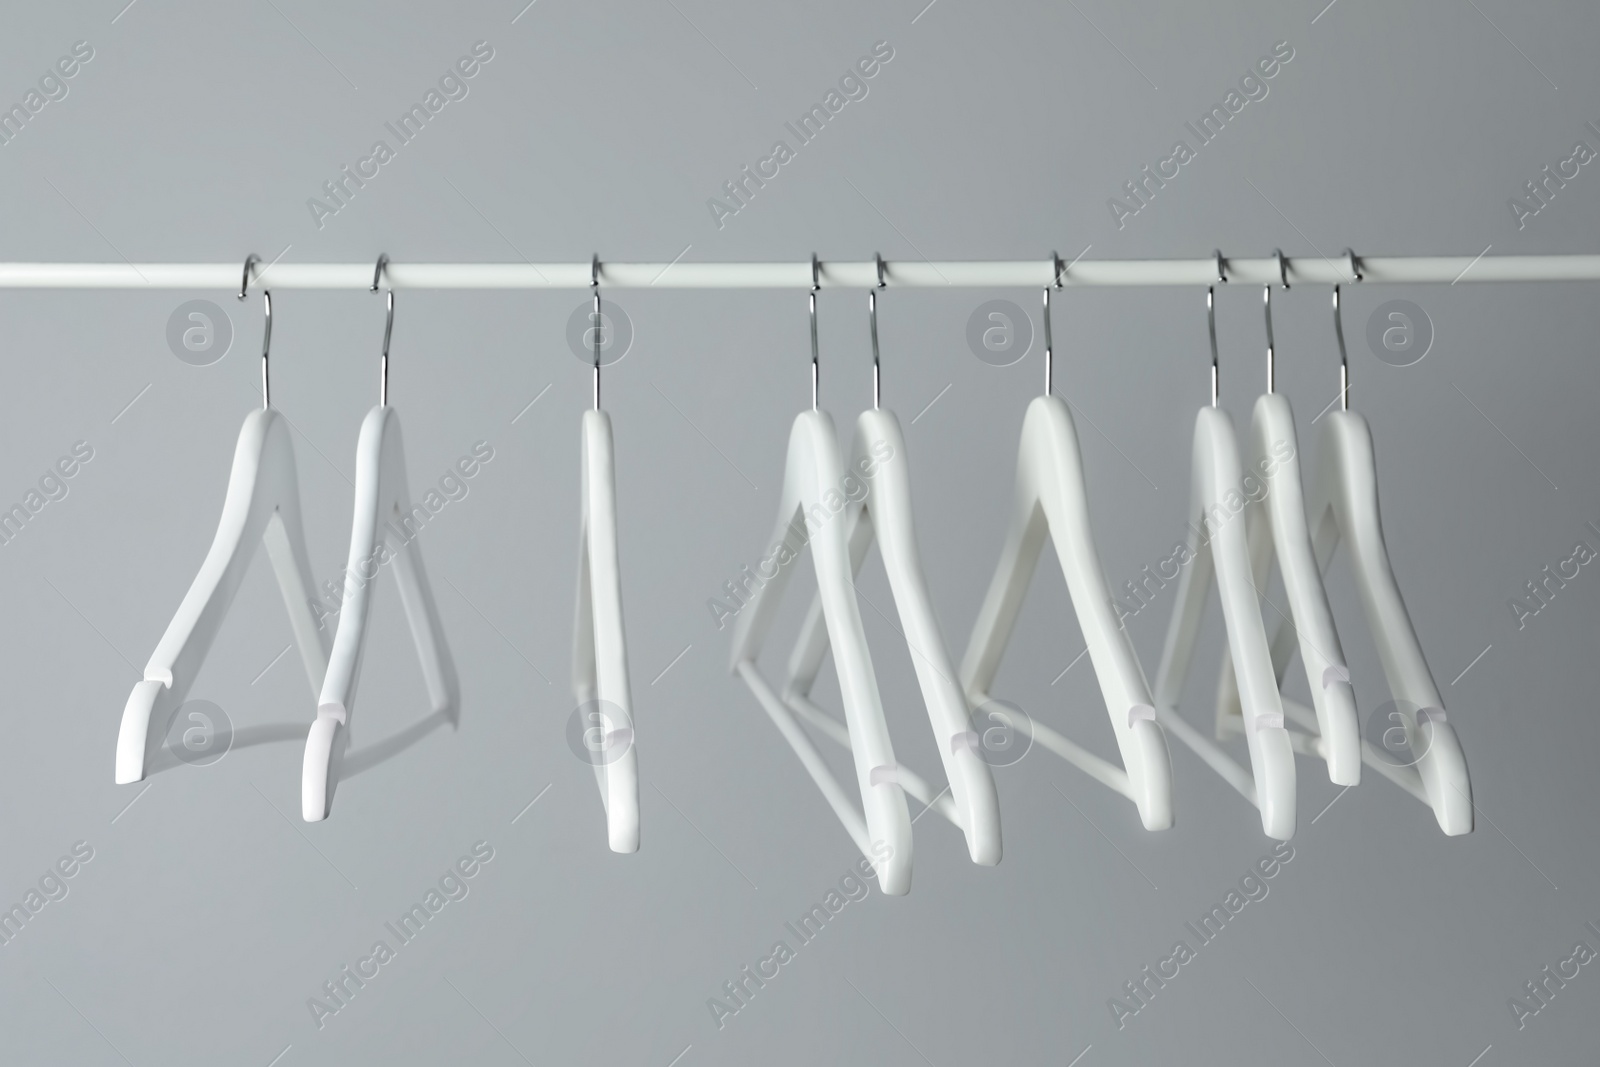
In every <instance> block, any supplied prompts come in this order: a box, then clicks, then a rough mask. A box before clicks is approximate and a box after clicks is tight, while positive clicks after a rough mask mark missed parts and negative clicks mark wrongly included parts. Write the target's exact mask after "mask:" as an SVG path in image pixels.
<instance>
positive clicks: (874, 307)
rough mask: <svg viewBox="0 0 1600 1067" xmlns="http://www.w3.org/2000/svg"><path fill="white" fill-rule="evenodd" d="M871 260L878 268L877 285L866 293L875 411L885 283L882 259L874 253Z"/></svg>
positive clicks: (875, 408) (874, 408)
mask: <svg viewBox="0 0 1600 1067" xmlns="http://www.w3.org/2000/svg"><path fill="white" fill-rule="evenodd" d="M872 258H873V261H874V262H875V263H876V265H877V268H878V284H877V285H876V286H875V287H874V288H872V289H869V290H868V291H867V319H868V321H869V322H870V323H871V325H872V409H873V410H874V411H876V410H877V409H878V398H879V391H878V384H879V380H880V377H879V366H878V290H879V289H882V288H883V287H884V286H885V285H886V284H887V283H886V282H885V281H884V280H883V257H882V256H881V255H879V254H878V253H876V252H874V253H872Z"/></svg>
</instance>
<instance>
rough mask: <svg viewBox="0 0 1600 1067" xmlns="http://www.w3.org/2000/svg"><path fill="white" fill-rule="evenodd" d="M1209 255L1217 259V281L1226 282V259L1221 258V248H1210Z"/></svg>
mask: <svg viewBox="0 0 1600 1067" xmlns="http://www.w3.org/2000/svg"><path fill="white" fill-rule="evenodd" d="M1211 257H1212V258H1213V259H1215V260H1216V261H1217V281H1218V282H1226V281H1227V280H1228V271H1227V269H1226V268H1227V264H1228V261H1227V260H1225V259H1223V258H1222V249H1220V248H1215V249H1212V251H1211Z"/></svg>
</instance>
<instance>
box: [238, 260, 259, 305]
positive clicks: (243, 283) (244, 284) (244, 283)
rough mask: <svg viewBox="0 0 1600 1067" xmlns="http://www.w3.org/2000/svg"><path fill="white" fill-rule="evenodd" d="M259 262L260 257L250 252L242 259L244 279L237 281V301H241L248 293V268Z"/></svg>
mask: <svg viewBox="0 0 1600 1067" xmlns="http://www.w3.org/2000/svg"><path fill="white" fill-rule="evenodd" d="M260 262H261V257H260V256H258V255H256V254H255V253H254V252H251V253H250V254H249V255H248V256H245V257H244V277H242V278H240V279H239V299H240V300H243V299H244V297H245V294H246V293H248V292H249V291H250V268H251V267H253V266H255V265H256V264H257V263H260Z"/></svg>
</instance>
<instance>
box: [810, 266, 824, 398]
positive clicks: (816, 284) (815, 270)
mask: <svg viewBox="0 0 1600 1067" xmlns="http://www.w3.org/2000/svg"><path fill="white" fill-rule="evenodd" d="M821 278H822V264H821V263H819V262H817V254H816V253H815V252H813V253H811V299H810V302H811V410H812V411H816V410H817V378H818V375H819V368H818V363H817V293H818V292H820V291H821V290H822V281H821Z"/></svg>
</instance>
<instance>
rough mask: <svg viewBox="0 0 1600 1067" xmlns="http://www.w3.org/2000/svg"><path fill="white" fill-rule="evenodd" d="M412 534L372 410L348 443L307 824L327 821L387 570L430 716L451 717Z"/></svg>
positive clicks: (403, 484) (438, 640) (448, 673)
mask: <svg viewBox="0 0 1600 1067" xmlns="http://www.w3.org/2000/svg"><path fill="white" fill-rule="evenodd" d="M424 510H425V509H424ZM420 530H421V523H420V521H419V516H417V515H416V514H415V512H414V511H413V509H412V505H411V494H410V490H409V488H408V486H407V479H406V464H405V444H404V439H403V437H402V435H401V432H400V419H399V416H398V414H396V412H395V411H394V409H393V408H388V407H383V406H378V407H374V408H373V409H372V410H371V411H369V412H367V416H366V418H365V419H363V420H362V423H361V433H360V435H359V437H358V438H357V442H356V485H355V507H354V509H353V514H352V518H351V529H350V551H349V555H348V557H347V559H346V564H345V572H344V590H343V598H342V600H341V602H340V608H339V622H338V625H337V627H336V628H335V630H334V635H333V650H332V652H331V653H330V655H329V657H328V671H327V674H326V675H325V676H324V677H323V680H322V691H321V693H320V694H319V696H318V698H317V717H316V719H315V721H314V722H313V723H312V724H311V730H310V732H309V733H308V734H307V736H306V748H305V758H304V761H303V763H302V766H301V776H300V809H301V811H300V813H301V816H302V818H304V819H305V820H306V821H307V822H316V821H319V820H321V819H325V818H327V816H328V813H329V811H330V810H331V808H332V805H333V794H334V789H335V788H336V786H337V784H338V780H339V774H340V768H341V764H342V762H343V757H344V752H345V749H346V748H347V747H348V744H349V726H350V717H351V715H352V713H353V711H354V707H355V695H356V686H357V683H358V681H359V679H360V675H361V663H362V660H363V658H364V655H365V649H366V635H367V624H368V621H369V615H370V613H371V607H372V592H373V588H374V586H375V585H376V583H377V579H378V576H379V575H380V574H381V573H382V570H383V568H384V567H385V566H386V565H387V564H389V563H391V562H392V563H393V564H394V565H395V584H396V586H397V587H398V588H399V590H400V599H401V604H402V606H403V607H404V609H405V612H406V616H407V621H408V622H409V624H410V629H411V636H412V641H413V643H414V644H415V645H416V649H417V654H418V657H419V659H420V660H421V663H422V673H423V679H424V683H425V685H426V686H427V688H428V694H429V699H430V702H431V704H432V706H433V710H434V712H435V713H445V714H453V712H454V710H455V708H456V707H457V706H458V703H459V691H458V683H457V680H456V673H455V667H454V664H453V662H452V661H451V658H450V652H449V647H448V646H447V645H446V643H445V640H444V629H443V626H442V624H441V623H440V621H439V615H438V607H437V605H436V604H435V603H434V599H433V595H432V592H431V590H430V589H429V587H428V585H427V572H426V570H425V569H424V567H423V565H422V554H421V550H420V548H419V547H418V545H417V543H416V541H417V534H418V533H420Z"/></svg>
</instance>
